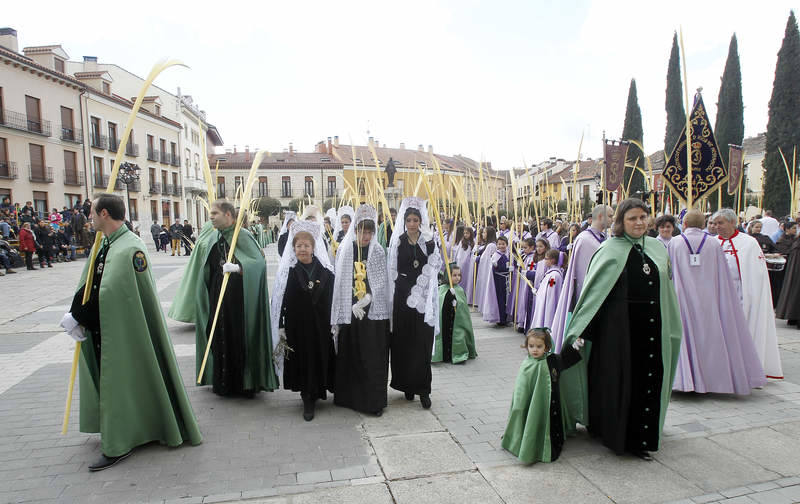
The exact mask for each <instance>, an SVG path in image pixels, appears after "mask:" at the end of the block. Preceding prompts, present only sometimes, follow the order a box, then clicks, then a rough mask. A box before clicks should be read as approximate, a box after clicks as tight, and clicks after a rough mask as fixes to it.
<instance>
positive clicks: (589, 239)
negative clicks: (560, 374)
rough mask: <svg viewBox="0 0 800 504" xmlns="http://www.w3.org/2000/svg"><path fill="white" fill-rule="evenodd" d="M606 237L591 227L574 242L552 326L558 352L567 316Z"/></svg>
mask: <svg viewBox="0 0 800 504" xmlns="http://www.w3.org/2000/svg"><path fill="white" fill-rule="evenodd" d="M605 239H606V235H605V234H603V233H600V232H598V231H595V230H594V229H592V228H589V229H586V230H585V231H582V232H581V233H579V234H578V236H577V237H575V241H574V242H573V243H572V250H571V252H570V258H569V265H568V266H567V273H566V274H565V275H564V288H563V289H561V295H560V296H559V299H558V307H557V308H556V313H555V316H554V318H553V325H552V326H551V328H550V332H551V333H552V336H553V344H554V346H555V351H556V352H560V351H561V342H562V341H563V340H564V330H565V329H566V326H567V317H568V315H569V314H570V313H571V312H572V309H573V308H574V307H575V303H577V302H578V298H579V297H580V295H581V290H582V289H583V280H584V278H585V277H586V272H587V271H589V262H590V261H591V260H592V256H593V255H594V253H595V252H596V251H597V249H598V248H600V244H602V243H603V242H604V241H605Z"/></svg>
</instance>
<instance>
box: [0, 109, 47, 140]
mask: <svg viewBox="0 0 800 504" xmlns="http://www.w3.org/2000/svg"><path fill="white" fill-rule="evenodd" d="M0 126H5V127H7V128H13V129H16V130H20V131H27V132H29V133H36V134H37V135H42V136H47V137H49V136H50V135H51V128H50V121H46V120H44V119H42V118H41V117H28V116H27V115H25V114H21V113H19V112H14V111H13V110H8V109H3V110H2V111H0Z"/></svg>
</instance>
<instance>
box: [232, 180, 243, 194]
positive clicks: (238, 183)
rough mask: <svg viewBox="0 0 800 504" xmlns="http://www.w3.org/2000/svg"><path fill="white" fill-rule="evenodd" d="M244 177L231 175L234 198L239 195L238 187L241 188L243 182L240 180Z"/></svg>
mask: <svg viewBox="0 0 800 504" xmlns="http://www.w3.org/2000/svg"><path fill="white" fill-rule="evenodd" d="M243 179H244V177H233V197H234V198H236V197H237V196H238V195H239V188H241V187H242V186H243V185H244V184H243V182H242V180H243Z"/></svg>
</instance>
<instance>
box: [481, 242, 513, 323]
mask: <svg viewBox="0 0 800 504" xmlns="http://www.w3.org/2000/svg"><path fill="white" fill-rule="evenodd" d="M485 255H486V253H485V252H484V256H485ZM487 259H489V258H487ZM481 262H483V261H481ZM488 262H489V266H490V270H489V271H490V274H491V276H490V277H489V279H488V282H486V289H485V293H484V297H483V309H482V310H481V315H482V316H483V320H484V321H485V322H491V323H494V324H498V323H499V324H505V323H506V320H507V314H506V300H507V298H508V285H507V283H506V282H507V281H508V262H509V261H508V256H507V255H506V254H503V253H500V252H499V251H495V252H494V254H492V256H491V260H489V261H488ZM495 262H496V263H497V266H494V263H495Z"/></svg>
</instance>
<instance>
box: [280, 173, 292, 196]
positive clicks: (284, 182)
mask: <svg viewBox="0 0 800 504" xmlns="http://www.w3.org/2000/svg"><path fill="white" fill-rule="evenodd" d="M291 197H292V179H291V178H290V177H281V198H291Z"/></svg>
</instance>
